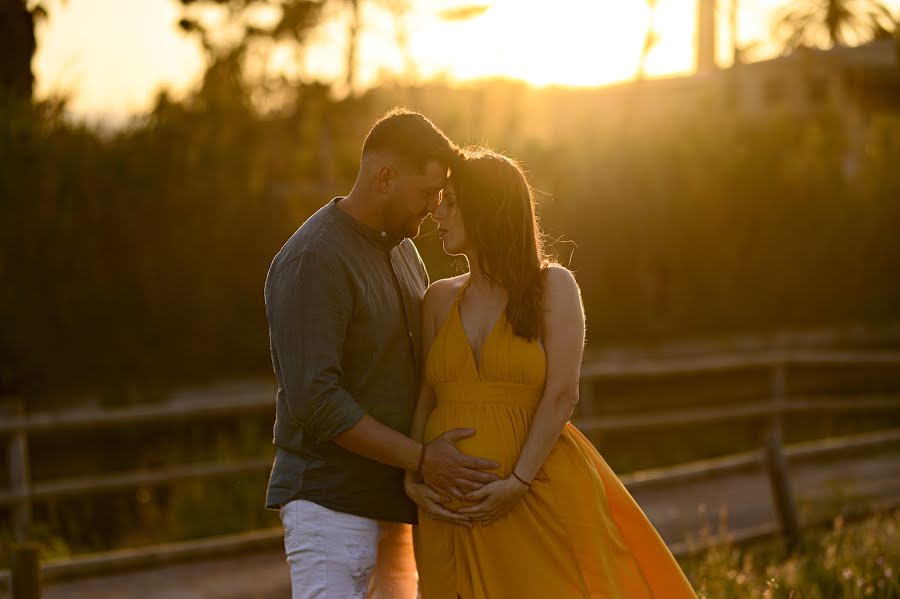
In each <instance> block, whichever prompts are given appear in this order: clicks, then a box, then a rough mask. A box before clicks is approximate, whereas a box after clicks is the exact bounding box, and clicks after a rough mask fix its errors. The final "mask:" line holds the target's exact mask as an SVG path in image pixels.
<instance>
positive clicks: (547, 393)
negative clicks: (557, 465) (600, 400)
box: [460, 266, 584, 524]
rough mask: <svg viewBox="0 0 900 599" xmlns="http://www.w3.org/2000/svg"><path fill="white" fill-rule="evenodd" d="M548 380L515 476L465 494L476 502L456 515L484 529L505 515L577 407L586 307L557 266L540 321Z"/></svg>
mask: <svg viewBox="0 0 900 599" xmlns="http://www.w3.org/2000/svg"><path fill="white" fill-rule="evenodd" d="M542 335H543V341H544V353H545V355H546V356H547V377H546V382H545V383H544V392H543V394H542V396H541V401H540V403H539V405H538V408H537V411H536V412H535V415H534V419H533V420H532V422H531V428H530V429H529V431H528V437H527V438H526V440H525V444H524V446H523V447H522V451H521V453H520V454H519V459H518V462H517V463H516V466H515V468H513V473H514V474H515V476H513V475H511V476H509V477H508V478H506V479H503V480H499V481H497V482H495V483H490V484H488V485H485V486H484V487H482V489H481V490H479V491H475V492H473V493H469V495H468V496H467V497H466V498H467V499H469V500H478V499H482V500H483V501H481V502H480V503H478V504H476V505H474V506H472V507H469V508H464V509H462V510H460V513H462V514H466V515H468V516H470V517H471V518H472V519H473V520H480V521H482V522H484V523H486V524H489V523H490V522H493V521H494V520H496V519H497V518H499V517H500V516H502V515H504V514H505V513H507V512H508V511H509V510H510V509H512V507H513V506H514V505H515V504H516V503H517V502H518V500H519V499H520V498H521V497H522V496H523V495H525V493H526V492H527V491H528V484H526V483H523V482H521V481H520V480H518V479H517V478H516V477H517V476H518V477H519V478H521V479H522V480H524V481H528V483H530V481H531V480H533V479H534V477H535V475H536V474H537V472H538V470H540V469H541V466H542V465H543V464H544V460H546V459H547V456H548V455H550V451H551V450H552V449H553V446H554V445H555V444H556V440H557V439H558V438H559V435H560V433H561V432H562V429H563V427H565V425H566V423H567V422H568V421H569V419H570V418H571V416H572V412H573V411H574V409H575V405H576V404H577V403H578V380H579V377H580V373H581V357H582V354H583V352H584V308H583V306H582V304H581V293H580V291H579V289H578V283H576V282H575V277H574V276H572V273H571V272H569V271H568V270H567V269H565V268H563V267H561V266H551V267H550V268H549V269H548V271H547V280H546V287H545V290H544V315H543V322H542Z"/></svg>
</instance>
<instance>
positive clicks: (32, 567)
mask: <svg viewBox="0 0 900 599" xmlns="http://www.w3.org/2000/svg"><path fill="white" fill-rule="evenodd" d="M11 565H12V596H13V599H40V597H41V562H40V558H39V555H38V545H37V544H36V543H21V544H17V545H14V546H13V549H12V564H11Z"/></svg>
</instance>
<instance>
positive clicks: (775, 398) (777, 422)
mask: <svg viewBox="0 0 900 599" xmlns="http://www.w3.org/2000/svg"><path fill="white" fill-rule="evenodd" d="M770 385H771V390H770V393H771V398H770V400H771V402H772V406H773V408H774V410H773V412H772V429H771V432H772V433H773V434H774V435H775V436H776V437H777V439H778V441H779V442H780V441H781V439H782V435H783V433H784V412H785V410H784V408H785V402H786V400H787V397H786V395H787V365H786V364H785V363H784V362H781V361H779V362H776V363H775V364H773V365H772V379H771V382H770Z"/></svg>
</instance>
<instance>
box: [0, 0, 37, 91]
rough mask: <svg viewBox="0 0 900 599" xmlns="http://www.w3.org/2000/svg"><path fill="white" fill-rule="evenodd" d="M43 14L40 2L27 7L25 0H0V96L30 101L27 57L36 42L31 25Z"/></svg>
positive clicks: (31, 76)
mask: <svg viewBox="0 0 900 599" xmlns="http://www.w3.org/2000/svg"><path fill="white" fill-rule="evenodd" d="M44 16H46V11H45V10H44V8H43V6H41V5H40V4H37V5H35V6H33V7H32V8H29V7H28V5H27V3H26V2H25V0H4V1H3V2H0V39H2V40H3V48H4V53H3V54H4V56H3V59H2V60H0V99H2V100H6V99H7V98H8V99H10V100H14V101H25V102H30V101H31V94H32V91H33V89H34V73H33V72H32V70H31V59H32V58H34V52H35V50H36V49H37V44H36V42H35V37H34V25H35V23H36V22H37V20H39V19H40V18H42V17H44Z"/></svg>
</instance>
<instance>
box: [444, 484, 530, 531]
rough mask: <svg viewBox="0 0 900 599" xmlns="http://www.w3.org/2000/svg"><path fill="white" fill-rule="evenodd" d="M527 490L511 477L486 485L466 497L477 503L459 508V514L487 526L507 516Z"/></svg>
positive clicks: (524, 485)
mask: <svg viewBox="0 0 900 599" xmlns="http://www.w3.org/2000/svg"><path fill="white" fill-rule="evenodd" d="M528 489H529V487H528V485H526V484H525V483H523V482H521V481H519V480H518V479H516V478H514V477H512V476H509V477H507V478H502V479H500V480H497V481H494V482H492V483H487V484H486V485H484V486H483V487H481V489H479V490H477V491H473V492H472V493H469V494H468V495H466V499H467V500H469V501H477V503H475V505H472V506H469V507H464V508H461V509H460V510H459V514H463V515H465V516H467V517H469V518H470V519H471V520H472V521H473V522H480V523H481V524H482V525H483V526H487V525H489V524H491V523H492V522H494V521H496V520H497V519H498V518H502V517H503V516H505V515H506V514H508V513H509V512H510V510H512V509H513V508H514V507H515V506H516V505H517V504H518V503H519V501H520V500H521V499H522V497H524V496H525V495H526V494H527V493H528Z"/></svg>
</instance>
